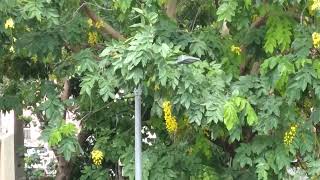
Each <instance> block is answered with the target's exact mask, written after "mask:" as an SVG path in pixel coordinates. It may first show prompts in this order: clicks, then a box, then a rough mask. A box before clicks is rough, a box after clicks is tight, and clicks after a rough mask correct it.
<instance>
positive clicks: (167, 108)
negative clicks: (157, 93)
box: [163, 101, 178, 134]
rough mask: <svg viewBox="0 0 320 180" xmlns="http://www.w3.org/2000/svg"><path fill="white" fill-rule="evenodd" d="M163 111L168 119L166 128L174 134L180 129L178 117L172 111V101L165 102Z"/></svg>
mask: <svg viewBox="0 0 320 180" xmlns="http://www.w3.org/2000/svg"><path fill="white" fill-rule="evenodd" d="M163 113H164V119H165V121H166V128H167V131H168V132H169V134H174V133H175V132H176V131H177V129H178V124H177V120H176V118H175V117H174V116H173V115H172V113H171V103H170V101H165V102H163Z"/></svg>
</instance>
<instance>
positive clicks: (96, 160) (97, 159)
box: [91, 150, 103, 166]
mask: <svg viewBox="0 0 320 180" xmlns="http://www.w3.org/2000/svg"><path fill="white" fill-rule="evenodd" d="M91 158H92V161H93V164H95V165H96V166H100V165H101V164H102V160H103V152H102V151H100V150H93V151H92V152H91Z"/></svg>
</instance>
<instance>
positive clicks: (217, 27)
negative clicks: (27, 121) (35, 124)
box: [0, 0, 320, 179]
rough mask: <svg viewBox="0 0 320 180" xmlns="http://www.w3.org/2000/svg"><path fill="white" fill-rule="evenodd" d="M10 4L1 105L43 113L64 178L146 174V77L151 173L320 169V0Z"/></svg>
mask: <svg viewBox="0 0 320 180" xmlns="http://www.w3.org/2000/svg"><path fill="white" fill-rule="evenodd" d="M0 16H1V17H2V18H1V19H3V20H5V21H4V22H2V24H3V26H1V28H0V32H1V40H2V42H3V43H2V46H3V48H2V49H1V51H0V53H1V55H2V58H1V59H0V68H1V71H0V75H1V77H2V78H1V87H2V88H1V93H0V109H4V110H10V109H23V108H30V109H32V110H33V112H34V113H35V114H36V115H37V116H38V118H39V120H41V121H43V124H44V127H43V129H44V130H43V134H42V136H43V139H44V140H45V141H47V142H48V143H49V144H50V146H51V147H52V149H53V150H54V151H55V153H56V155H57V157H58V161H59V165H58V168H57V171H58V173H57V177H56V179H71V177H73V178H75V179H79V178H80V179H99V178H100V179H106V178H109V179H121V178H124V177H122V176H125V178H129V179H133V176H134V173H133V170H134V164H133V155H132V154H133V153H132V152H133V126H134V123H133V115H134V114H133V113H134V112H133V99H132V91H133V89H134V88H135V87H136V86H137V85H138V84H141V85H142V89H143V116H142V118H143V126H144V134H143V136H144V138H145V141H147V143H145V144H144V147H143V173H144V174H143V177H144V178H145V179H177V178H180V179H221V178H225V179H249V178H251V179H273V178H288V177H289V176H291V175H290V174H288V172H287V169H289V168H293V167H297V168H298V169H299V170H300V171H301V172H303V173H304V174H306V175H307V176H308V177H310V178H315V179H316V178H317V177H318V176H319V173H320V171H319V166H318V165H317V164H318V163H319V153H318V152H319V146H318V144H319V143H318V133H319V132H318V131H319V124H318V123H319V122H318V120H319V107H318V106H319V82H320V81H319V78H320V75H319V62H318V61H317V60H318V59H319V57H320V50H319V47H320V34H319V33H320V32H319V31H320V30H319V29H320V28H319V25H318V24H319V23H317V22H319V19H320V4H319V2H318V1H317V0H313V1H310V2H309V1H308V2H306V1H300V0H293V1H283V0H281V1H280V0H273V1H270V2H269V1H258V0H257V1H251V0H244V1H236V0H221V1H217V0H216V1H209V0H199V1H186V0H180V1H177V0H144V1H132V0H115V1H112V2H104V1H78V0H72V1H55V0H37V1H29V0H25V1H5V3H3V4H2V5H1V6H0ZM181 54H189V55H192V56H196V57H199V58H201V60H202V61H201V62H197V63H194V64H192V65H182V66H177V65H176V64H175V59H176V58H177V56H179V55H181ZM67 111H69V112H72V113H74V114H76V115H77V117H76V119H77V120H79V121H80V122H81V131H80V133H77V129H76V128H75V126H74V125H72V124H68V123H66V122H65V114H66V112H67ZM150 133H154V134H155V135H156V138H155V139H152V138H150ZM148 134H149V135H148ZM76 136H78V137H76ZM119 162H121V163H119ZM121 169H122V170H121ZM79 172H81V173H79ZM121 172H123V174H122V173H121Z"/></svg>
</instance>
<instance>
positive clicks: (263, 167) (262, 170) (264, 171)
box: [256, 158, 269, 180]
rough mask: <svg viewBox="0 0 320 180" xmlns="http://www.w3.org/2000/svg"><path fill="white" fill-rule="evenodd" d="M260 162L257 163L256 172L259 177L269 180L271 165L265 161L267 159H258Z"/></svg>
mask: <svg viewBox="0 0 320 180" xmlns="http://www.w3.org/2000/svg"><path fill="white" fill-rule="evenodd" d="M257 161H258V164H257V165H256V167H257V169H256V173H257V175H258V179H259V180H260V179H262V180H268V170H269V165H268V164H267V162H266V161H265V159H262V158H260V159H258V160H257Z"/></svg>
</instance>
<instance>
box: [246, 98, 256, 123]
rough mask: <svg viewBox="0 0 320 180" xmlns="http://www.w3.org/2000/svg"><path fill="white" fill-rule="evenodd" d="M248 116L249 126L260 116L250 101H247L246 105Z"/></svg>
mask: <svg viewBox="0 0 320 180" xmlns="http://www.w3.org/2000/svg"><path fill="white" fill-rule="evenodd" d="M246 116H247V123H248V125H249V126H252V125H253V124H254V123H256V122H257V121H258V116H257V114H256V112H255V111H254V109H253V108H252V106H251V105H250V104H249V103H247V105H246Z"/></svg>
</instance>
